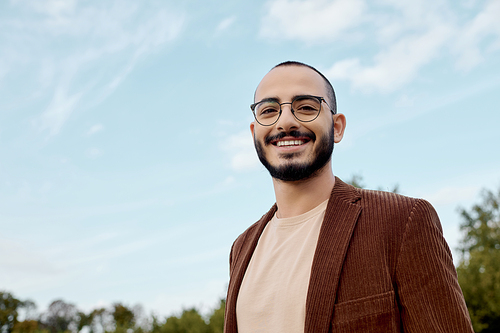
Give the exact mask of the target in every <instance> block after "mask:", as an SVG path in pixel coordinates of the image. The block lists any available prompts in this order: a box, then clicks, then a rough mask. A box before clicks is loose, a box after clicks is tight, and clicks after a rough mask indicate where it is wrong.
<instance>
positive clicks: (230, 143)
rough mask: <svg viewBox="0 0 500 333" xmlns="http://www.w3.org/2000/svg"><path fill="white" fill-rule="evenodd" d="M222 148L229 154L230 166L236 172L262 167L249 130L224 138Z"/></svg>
mask: <svg viewBox="0 0 500 333" xmlns="http://www.w3.org/2000/svg"><path fill="white" fill-rule="evenodd" d="M221 148H222V150H224V151H226V152H227V153H229V155H230V158H231V162H230V166H231V168H232V169H233V170H235V171H244V170H252V169H256V168H257V167H259V165H260V162H259V159H258V157H257V153H256V152H255V147H254V144H253V141H252V135H251V133H250V131H249V130H246V131H242V132H239V133H237V134H233V135H230V136H228V137H226V138H224V141H223V144H222V145H221Z"/></svg>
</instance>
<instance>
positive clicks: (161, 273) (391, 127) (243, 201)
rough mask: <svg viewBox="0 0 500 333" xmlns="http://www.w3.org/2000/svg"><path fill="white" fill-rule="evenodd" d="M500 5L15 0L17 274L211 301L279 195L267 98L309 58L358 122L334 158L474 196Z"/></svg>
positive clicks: (407, 0)
mask: <svg viewBox="0 0 500 333" xmlns="http://www.w3.org/2000/svg"><path fill="white" fill-rule="evenodd" d="M498 17H500V2H498V1H496V0H489V1H488V0H458V1H451V0H418V1H416V0H397V1H396V0H377V1H368V0H309V1H298V0H269V1H220V0H218V1H215V0H209V1H203V2H201V1H189V0H185V1H148V2H136V1H126V0H122V1H77V0H67V1H63V0H47V1H36V0H31V1H28V0H10V1H4V2H2V3H1V4H0V156H1V157H0V289H3V290H7V291H10V292H12V293H14V295H16V296H17V297H19V298H21V299H27V298H29V299H32V300H34V301H35V302H36V303H37V304H38V306H39V311H43V310H44V309H45V307H46V306H47V305H48V303H49V302H50V301H52V300H55V299H57V298H62V299H64V300H66V301H68V302H72V303H75V304H76V305H77V306H78V307H79V308H81V309H84V310H90V309H92V308H93V307H97V306H107V305H109V304H111V303H113V302H116V301H121V302H124V303H125V304H128V305H134V304H137V303H140V304H142V305H143V306H144V309H145V311H146V312H147V313H149V312H150V311H155V312H157V313H159V314H161V315H168V314H170V313H172V312H173V311H178V310H180V309H181V308H182V307H187V306H198V307H201V308H203V309H205V310H206V309H209V308H210V307H212V306H215V305H216V303H217V300H218V298H219V297H222V296H224V294H225V288H226V284H227V282H228V279H229V277H228V254H229V250H230V246H231V244H232V242H233V240H234V239H235V238H236V237H237V236H238V235H239V234H240V233H241V232H243V230H244V229H245V228H246V227H247V226H249V225H250V224H252V223H253V222H255V221H256V220H257V219H259V218H260V216H261V215H262V214H264V213H265V212H266V211H267V209H269V207H270V206H271V205H272V204H273V203H274V194H273V190H272V185H271V179H270V176H269V175H268V173H267V171H266V170H265V169H264V168H263V167H262V166H260V164H259V162H258V160H257V158H256V155H255V153H254V150H253V144H252V140H251V135H250V130H249V123H250V122H251V121H252V114H251V111H250V108H249V105H250V104H251V103H252V102H253V92H254V89H255V87H256V86H257V84H258V83H259V81H260V79H261V78H262V76H263V75H265V73H266V72H267V71H268V70H269V69H270V68H271V67H272V66H274V65H276V64H277V63H279V62H282V61H286V60H298V61H302V62H306V63H308V64H311V65H313V66H315V67H317V68H318V69H319V70H321V71H322V72H323V73H325V75H326V76H327V77H328V78H329V79H330V81H331V82H332V84H333V86H334V87H335V90H336V93H337V98H338V109H339V112H342V113H344V114H345V115H346V117H347V129H346V133H345V136H344V140H343V141H342V142H341V143H340V144H338V145H336V147H335V152H334V157H333V168H334V173H335V174H336V175H337V176H339V177H340V178H342V179H344V180H349V179H350V178H351V177H352V175H353V174H361V175H362V176H363V178H364V182H365V184H366V186H367V187H369V188H378V187H379V186H381V187H383V188H385V189H389V188H392V187H393V186H394V185H395V184H399V186H400V191H401V192H402V193H403V194H406V195H409V196H413V197H421V198H425V199H427V200H429V201H430V202H431V203H432V204H433V205H434V206H435V208H436V210H437V211H438V213H439V215H440V217H441V222H442V224H443V229H444V234H445V237H446V239H447V240H448V242H449V244H450V247H451V248H452V249H453V252H454V257H455V258H454V259H455V262H457V259H458V255H459V253H458V252H457V251H456V250H455V249H456V247H457V245H458V240H459V239H460V237H461V234H460V231H459V227H458V225H459V223H460V218H459V216H458V213H457V207H458V206H463V207H470V206H471V205H472V204H473V203H474V202H476V201H478V198H479V197H478V196H479V193H480V190H481V189H482V188H489V189H496V188H498V187H499V186H500V154H498V145H499V143H500V131H499V130H498V128H499V124H500V115H499V114H500V112H499V107H498V105H499V104H500V94H499V90H500V57H499V55H500V21H499V20H498Z"/></svg>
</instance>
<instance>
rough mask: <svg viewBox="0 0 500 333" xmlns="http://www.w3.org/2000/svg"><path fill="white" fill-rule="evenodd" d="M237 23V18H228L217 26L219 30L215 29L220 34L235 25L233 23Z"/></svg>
mask: <svg viewBox="0 0 500 333" xmlns="http://www.w3.org/2000/svg"><path fill="white" fill-rule="evenodd" d="M235 21H236V16H231V17H228V18H225V19H224V20H222V21H221V22H220V23H219V25H218V26H217V29H215V31H216V33H220V32H222V31H224V30H227V29H228V28H229V27H231V26H232V25H233V23H234V22H235Z"/></svg>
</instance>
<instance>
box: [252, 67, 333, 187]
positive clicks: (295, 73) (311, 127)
mask: <svg viewBox="0 0 500 333" xmlns="http://www.w3.org/2000/svg"><path fill="white" fill-rule="evenodd" d="M299 95H313V96H321V97H324V98H326V96H327V92H326V88H325V82H324V80H323V78H321V76H319V75H318V74H317V73H316V72H314V71H313V70H311V69H309V68H307V67H303V66H282V67H277V68H274V69H273V70H271V71H270V72H269V73H268V74H267V75H266V76H265V77H264V78H263V79H262V81H261V82H260V84H259V86H258V87H257V90H256V93H255V101H256V102H258V101H261V100H262V99H265V98H275V99H277V100H278V101H279V102H280V103H283V102H291V101H292V99H293V98H294V97H295V96H299ZM334 117H335V116H332V113H331V112H330V110H329V108H328V106H327V105H326V104H325V103H324V102H323V103H322V106H321V112H320V114H319V116H318V118H316V119H315V120H314V121H312V122H308V123H303V122H300V121H298V120H297V119H296V118H295V117H294V116H293V114H292V112H291V109H290V104H285V105H283V106H282V114H281V116H280V118H279V119H278V121H277V122H276V123H275V124H274V125H272V126H262V125H260V124H259V123H257V122H253V123H252V124H251V125H250V129H251V130H252V134H253V137H254V143H255V149H256V150H257V155H258V156H259V159H260V161H261V162H262V164H263V165H264V166H265V167H266V168H267V170H268V171H269V172H270V174H271V176H272V177H273V178H276V179H280V180H283V181H296V180H302V179H307V178H309V177H312V176H314V175H315V174H316V173H317V172H319V171H320V170H322V169H323V167H325V165H327V164H328V165H330V163H329V162H330V159H331V155H332V151H333V145H334V141H335V140H334ZM339 141H340V140H339ZM337 142H338V141H337Z"/></svg>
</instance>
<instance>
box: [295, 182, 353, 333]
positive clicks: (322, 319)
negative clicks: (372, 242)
mask: <svg viewBox="0 0 500 333" xmlns="http://www.w3.org/2000/svg"><path fill="white" fill-rule="evenodd" d="M359 199H360V196H359V193H358V192H357V191H356V189H355V188H354V187H352V186H350V185H347V184H345V183H344V182H342V181H341V180H340V179H338V178H336V179H335V186H334V188H333V190H332V195H331V197H330V200H329V202H328V205H327V208H326V212H325V219H324V220H323V224H322V226H321V230H320V234H319V238H318V244H317V246H316V252H315V254H314V259H313V263H312V268H311V277H310V279H309V289H308V291H307V300H306V320H305V332H306V333H320V332H328V331H329V328H330V322H331V320H332V315H333V307H334V305H335V299H336V294H337V287H338V283H339V278H340V274H341V272H342V266H343V263H344V258H345V255H346V253H347V249H348V247H349V242H350V240H351V236H352V233H353V231H354V227H355V226H356V222H357V221H358V216H359V214H360V212H361V205H360V204H358V203H357V201H358V200H359Z"/></svg>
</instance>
